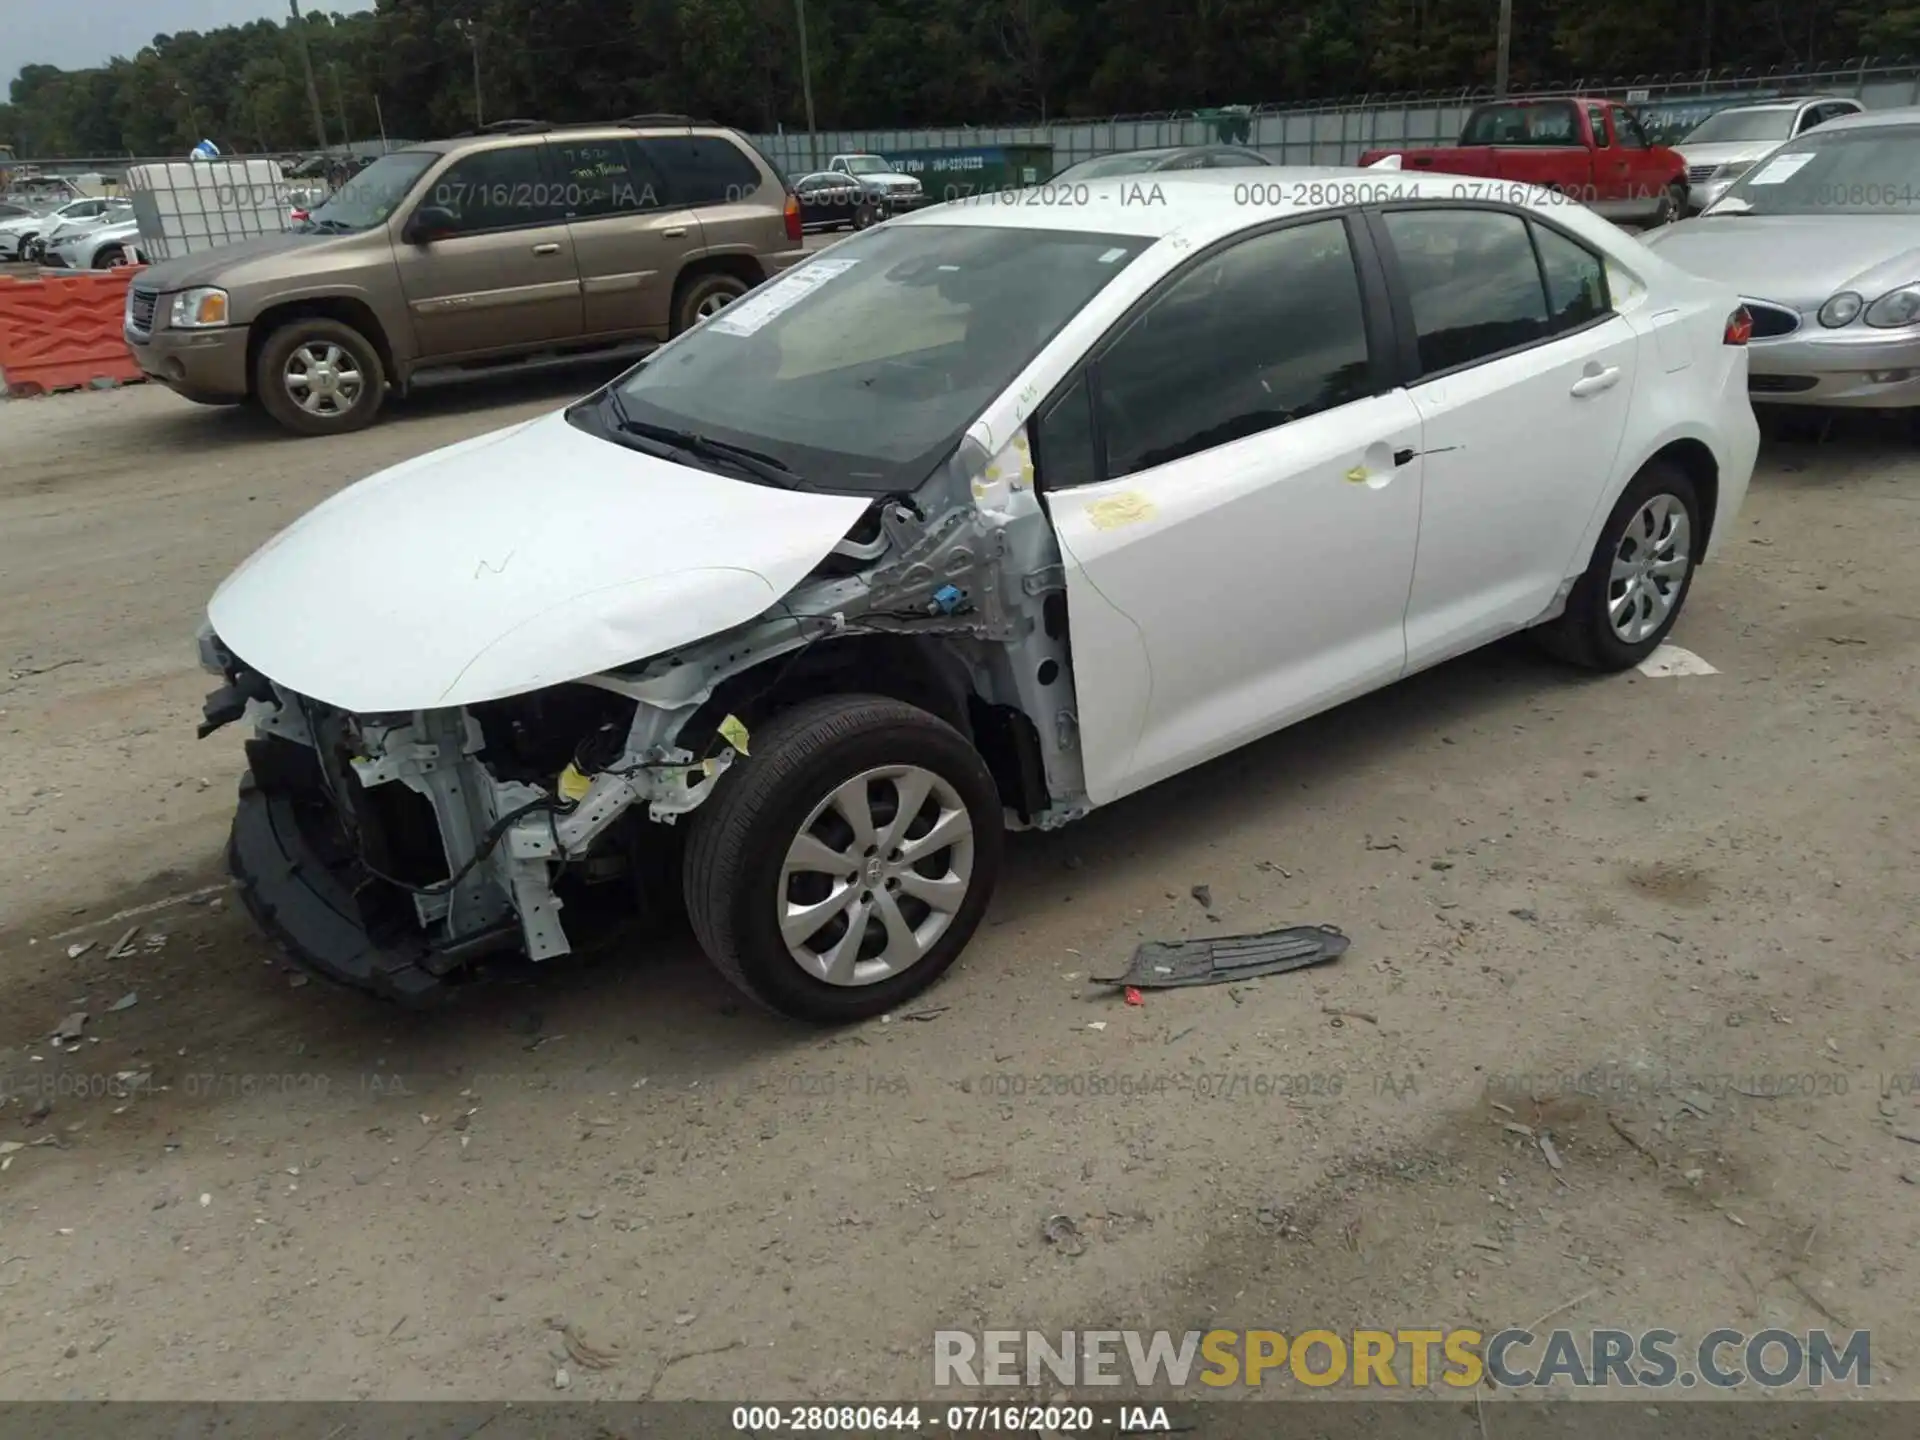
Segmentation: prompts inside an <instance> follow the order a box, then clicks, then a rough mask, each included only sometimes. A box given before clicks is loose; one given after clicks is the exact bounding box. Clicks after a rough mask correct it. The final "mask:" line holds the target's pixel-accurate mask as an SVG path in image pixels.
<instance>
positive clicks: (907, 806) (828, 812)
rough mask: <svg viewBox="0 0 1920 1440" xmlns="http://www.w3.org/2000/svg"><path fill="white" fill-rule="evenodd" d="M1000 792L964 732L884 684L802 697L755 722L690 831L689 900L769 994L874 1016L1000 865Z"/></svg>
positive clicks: (800, 1014)
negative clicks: (890, 695)
mask: <svg viewBox="0 0 1920 1440" xmlns="http://www.w3.org/2000/svg"><path fill="white" fill-rule="evenodd" d="M1001 839H1002V836H1001V805H1000V796H999V792H998V790H997V789H996V787H995V785H994V781H993V776H992V775H991V774H990V773H989V772H988V770H987V767H986V764H985V762H984V761H982V760H981V758H980V755H979V752H977V751H976V750H975V749H974V748H973V746H972V745H971V744H969V743H968V741H967V739H966V737H964V736H963V735H961V734H960V733H959V732H958V731H957V730H955V729H954V728H953V727H952V726H950V725H948V724H946V723H945V722H944V721H941V720H939V719H937V718H936V717H934V716H933V715H930V714H928V713H927V712H926V711H924V710H920V709H917V708H915V707H914V706H911V705H904V704H901V703H900V702H899V701H897V700H888V699H883V698H881V697H879V696H873V695H851V696H835V697H832V698H828V699H824V700H816V701H811V702H808V703H806V704H803V705H797V706H795V707H794V708H793V709H792V710H789V711H787V712H785V713H784V714H782V715H779V716H777V717H776V718H774V719H773V720H771V721H769V722H768V723H767V724H766V725H765V726H764V727H763V728H762V729H761V730H759V731H756V732H755V734H754V736H753V753H752V756H751V758H748V757H741V758H740V759H738V760H736V761H735V763H734V767H733V770H732V772H731V773H730V774H728V775H727V776H726V777H725V779H724V780H723V781H722V782H721V784H720V785H719V786H718V787H717V788H716V790H715V792H714V794H713V796H712V797H711V798H710V799H709V800H708V801H707V803H706V804H704V805H702V806H701V807H700V808H699V809H698V810H696V811H694V812H693V817H692V821H691V825H690V829H689V833H688V836H687V856H686V871H685V884H686V896H687V911H688V915H689V917H690V918H691V919H692V921H693V928H694V933H695V934H696V935H697V936H698V937H699V940H700V947H701V949H703V950H705V951H706V953H707V956H708V957H709V958H710V959H711V960H712V961H713V963H714V964H715V966H717V967H718V968H719V970H720V972H721V973H722V974H723V975H725V976H726V977H727V978H728V979H729V980H731V981H732V982H733V983H734V984H735V985H737V986H738V987H739V988H740V989H742V990H744V991H745V992H746V993H747V994H748V995H750V996H752V997H753V998H754V999H755V1000H758V1001H759V1002H760V1003H761V1004H763V1005H766V1006H767V1007H769V1008H770V1009H773V1010H777V1011H780V1012H781V1013H783V1014H786V1015H791V1016H794V1017H795V1018H797V1019H803V1020H813V1021H821V1022H845V1021H852V1020H867V1019H871V1018H872V1017H874V1016H876V1015H880V1014H883V1013H885V1012H886V1011H888V1010H891V1009H892V1008H893V1007H894V1006H896V1005H898V1004H900V1003H901V1002H902V1001H904V1000H906V999H907V998H908V997H910V996H912V995H916V994H918V993H919V992H920V991H922V990H924V989H925V988H926V987H927V986H929V985H931V984H932V983H933V982H934V981H935V980H937V979H939V977H940V976H941V974H943V973H944V972H945V971H946V969H947V967H948V966H950V965H951V964H953V962H954V960H955V959H956V958H958V956H959V954H960V951H961V950H962V949H963V948H965V946H966V943H967V941H968V940H969V939H971V938H972V936H973V932H974V930H975V929H976V928H977V927H978V926H979V924H980V918H981V916H982V915H983V914H984V913H985V911H986V908H987V901H988V899H989V898H990V897H991V895H992V893H993V886H994V882H995V880H996V879H997V878H998V876H999V872H1000V849H1001Z"/></svg>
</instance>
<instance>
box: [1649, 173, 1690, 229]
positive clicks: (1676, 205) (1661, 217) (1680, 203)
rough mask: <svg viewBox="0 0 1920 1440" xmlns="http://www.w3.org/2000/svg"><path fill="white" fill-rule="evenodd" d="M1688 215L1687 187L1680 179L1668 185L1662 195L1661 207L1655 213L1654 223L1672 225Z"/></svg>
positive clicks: (1656, 224)
mask: <svg viewBox="0 0 1920 1440" xmlns="http://www.w3.org/2000/svg"><path fill="white" fill-rule="evenodd" d="M1686 216H1687V187H1686V186H1685V185H1683V184H1681V183H1680V182H1679V181H1677V180H1676V181H1675V182H1674V183H1673V184H1671V185H1669V186H1667V188H1666V190H1665V191H1663V192H1662V193H1661V196H1660V208H1659V209H1658V210H1656V211H1654V213H1653V224H1654V225H1655V226H1656V227H1657V226H1661V225H1671V224H1673V223H1674V222H1675V221H1676V220H1684V219H1685V218H1686Z"/></svg>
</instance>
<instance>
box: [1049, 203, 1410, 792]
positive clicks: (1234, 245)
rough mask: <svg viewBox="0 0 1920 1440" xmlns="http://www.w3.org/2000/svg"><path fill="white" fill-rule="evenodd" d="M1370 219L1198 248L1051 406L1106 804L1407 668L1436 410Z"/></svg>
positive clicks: (1081, 661) (1087, 708)
mask: <svg viewBox="0 0 1920 1440" xmlns="http://www.w3.org/2000/svg"><path fill="white" fill-rule="evenodd" d="M1355 223H1356V229H1355V231H1353V232H1350V231H1349V228H1348V224H1347V222H1345V221H1343V220H1342V219H1340V218H1338V217H1319V218H1315V219H1312V220H1309V221H1306V222H1304V223H1295V224H1291V225H1286V226H1282V227H1278V228H1274V229H1270V230H1267V231H1264V232H1260V233H1256V234H1253V235H1250V236H1244V235H1243V236H1239V237H1236V238H1235V239H1234V240H1233V241H1231V242H1229V243H1228V244H1226V245H1225V246H1222V247H1220V248H1218V249H1216V250H1213V251H1211V252H1209V253H1207V254H1203V255H1201V256H1199V257H1197V258H1196V259H1194V260H1193V261H1191V262H1190V263H1189V264H1187V265H1186V266H1184V267H1182V268H1181V269H1180V270H1178V271H1176V272H1175V273H1174V274H1173V275H1171V276H1169V277H1168V278H1167V279H1166V280H1164V281H1162V282H1161V284H1160V285H1159V287H1158V288H1157V289H1156V291H1155V292H1154V293H1153V294H1152V295H1151V296H1149V297H1148V298H1147V299H1146V300H1145V301H1144V302H1143V303H1142V305H1141V306H1140V307H1139V308H1137V309H1136V311H1135V312H1134V314H1133V315H1132V316H1131V317H1130V318H1129V319H1128V320H1127V321H1126V322H1125V323H1124V325H1123V327H1122V328H1121V329H1120V330H1119V331H1118V332H1117V334H1116V335H1115V336H1114V337H1113V338H1111V339H1110V340H1109V341H1107V342H1105V343H1104V344H1103V346H1102V347H1101V348H1100V349H1099V350H1098V351H1096V353H1095V355H1094V357H1093V358H1092V360H1091V362H1090V364H1089V366H1088V368H1087V369H1086V371H1085V372H1084V373H1083V374H1082V375H1081V377H1080V378H1079V379H1078V380H1076V381H1074V382H1073V383H1072V384H1071V385H1070V386H1069V387H1068V388H1067V389H1066V390H1065V391H1064V392H1063V393H1062V394H1061V395H1060V396H1059V397H1058V399H1057V400H1055V401H1054V402H1053V403H1052V404H1051V405H1050V406H1049V407H1048V408H1047V409H1046V410H1045V411H1044V412H1043V413H1042V415H1041V417H1040V418H1039V419H1038V420H1037V421H1036V422H1035V425H1034V436H1035V441H1036V444H1035V452H1036V467H1037V471H1038V475H1039V480H1040V485H1041V487H1042V489H1043V491H1044V492H1045V494H1046V497H1047V505H1048V509H1049V512H1050V513H1051V515H1052V517H1053V523H1054V528H1055V530H1056V532H1057V533H1058V535H1059V537H1060V543H1061V549H1062V554H1063V558H1064V561H1065V571H1066V584H1067V597H1068V606H1069V610H1070V613H1071V620H1070V627H1071V630H1072V636H1073V661H1072V663H1073V676H1074V685H1075V687H1076V690H1077V692H1078V701H1079V703H1078V706H1077V712H1078V724H1079V727H1080V736H1081V749H1082V754H1083V756H1084V758H1085V763H1086V777H1087V779H1086V783H1087V792H1088V794H1089V795H1090V796H1092V798H1093V799H1094V801H1095V802H1096V803H1104V802H1106V801H1108V800H1111V799H1114V798H1116V797H1117V796H1119V795H1123V794H1126V793H1128V792H1130V791H1133V790H1137V789H1139V788H1141V787H1142V786H1145V785H1150V784H1152V783H1153V782H1154V781H1156V780H1160V779H1163V778H1165V777H1166V776H1169V775H1172V774H1175V773H1176V772H1178V771H1180V770H1183V769H1186V768H1187V767H1188V766H1190V765H1195V764H1198V763H1199V762H1200V761H1202V760H1205V759H1208V758H1209V757H1211V756H1214V755H1218V754H1221V753H1223V752H1225V751H1227V750H1230V749H1232V748H1233V747H1235V746H1237V745H1242V744H1245V743H1246V742H1247V741H1249V740H1252V739H1254V738H1256V737H1257V736H1260V735H1263V734H1266V733H1268V732H1270V731H1273V730H1276V729H1279V728H1280V727H1281V726H1283V725H1286V724H1289V723H1291V722H1293V721H1295V720H1298V719H1301V718H1303V717H1304V716H1307V715H1309V714H1312V713H1314V712H1316V711H1318V710H1323V709H1326V708H1328V707H1329V706H1332V705H1335V704H1337V703H1339V702H1340V701H1341V700H1344V699H1347V698H1349V697H1351V696H1353V695H1357V694H1359V693H1361V692H1363V691H1366V690H1369V689H1372V688H1374V687H1375V686H1378V685H1383V684H1386V683H1388V682H1390V681H1392V680H1394V679H1397V678H1398V677H1399V675H1400V673H1401V670H1402V668H1403V666H1404V664H1405V659H1406V646H1405V639H1404V632H1403V623H1404V617H1405V610H1406V599H1407V585H1408V582H1409V580H1410V579H1411V577H1412V573H1413V561H1414V545H1415V542H1416V539H1417V537H1418V533H1419V517H1420V485H1421V470H1420V460H1419V451H1420V423H1419V415H1418V412H1417V411H1416V410H1415V409H1414V407H1413V405H1412V403H1411V402H1410V401H1409V400H1408V398H1407V396H1406V393H1405V392H1404V391H1401V390H1397V389H1395V388H1393V386H1392V383H1391V377H1390V375H1388V373H1387V372H1386V369H1385V365H1386V364H1387V363H1389V362H1390V359H1391V354H1390V352H1391V345H1392V336H1391V330H1390V328H1389V326H1388V323H1387V321H1388V317H1387V315H1386V313H1385V310H1386V306H1385V301H1384V295H1383V292H1382V291H1381V290H1380V288H1379V284H1378V281H1377V279H1375V280H1374V281H1373V283H1372V284H1371V285H1370V286H1366V287H1364V288H1363V276H1364V277H1375V276H1377V271H1375V270H1374V269H1373V267H1372V265H1371V262H1370V260H1368V259H1367V258H1366V257H1368V256H1369V255H1370V249H1369V247H1368V244H1367V241H1366V232H1365V230H1364V228H1363V227H1359V226H1358V222H1355ZM1369 296H1371V297H1374V303H1369V299H1368V297H1369Z"/></svg>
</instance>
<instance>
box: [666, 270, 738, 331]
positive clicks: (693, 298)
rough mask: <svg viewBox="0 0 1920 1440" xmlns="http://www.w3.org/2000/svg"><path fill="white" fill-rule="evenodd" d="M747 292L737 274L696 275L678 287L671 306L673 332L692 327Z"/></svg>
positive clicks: (717, 272)
mask: <svg viewBox="0 0 1920 1440" xmlns="http://www.w3.org/2000/svg"><path fill="white" fill-rule="evenodd" d="M746 293H747V282H746V281H744V280H742V279H741V278H740V277H739V276H738V275H728V274H725V273H724V272H720V271H716V272H714V273H712V274H708V275H697V276H695V277H694V278H693V279H691V280H689V281H688V282H687V283H686V284H685V285H683V286H682V287H681V289H680V299H679V301H678V302H677V303H676V304H675V305H674V307H673V333H674V334H676V335H678V334H680V333H681V332H682V331H683V330H691V329H692V328H693V327H694V326H696V325H698V324H699V323H700V322H701V321H702V320H706V319H709V318H711V317H712V316H715V315H718V314H719V313H720V312H721V311H722V310H724V309H726V308H727V306H729V305H731V304H732V303H733V302H734V301H736V300H738V299H739V298H740V297H741V296H742V295H744V294H746Z"/></svg>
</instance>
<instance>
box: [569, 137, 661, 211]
mask: <svg viewBox="0 0 1920 1440" xmlns="http://www.w3.org/2000/svg"><path fill="white" fill-rule="evenodd" d="M551 148H552V151H553V159H554V173H555V183H556V184H557V185H558V186H559V188H560V190H561V192H562V200H563V202H564V205H565V208H566V210H567V212H568V214H569V215H571V216H572V217H573V218H574V219H576V220H590V219H592V218H594V217H595V216H599V215H634V214H640V213H642V212H644V211H648V210H658V209H659V208H660V207H661V205H662V204H663V203H664V202H663V201H662V199H661V197H660V190H661V182H660V177H659V176H658V175H657V174H655V173H654V170H653V166H652V165H651V164H650V163H649V161H648V160H647V157H646V155H645V154H644V153H643V152H642V151H641V149H640V146H639V144H638V143H637V142H635V141H632V140H623V139H612V140H556V141H553V142H552V146H551Z"/></svg>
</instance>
